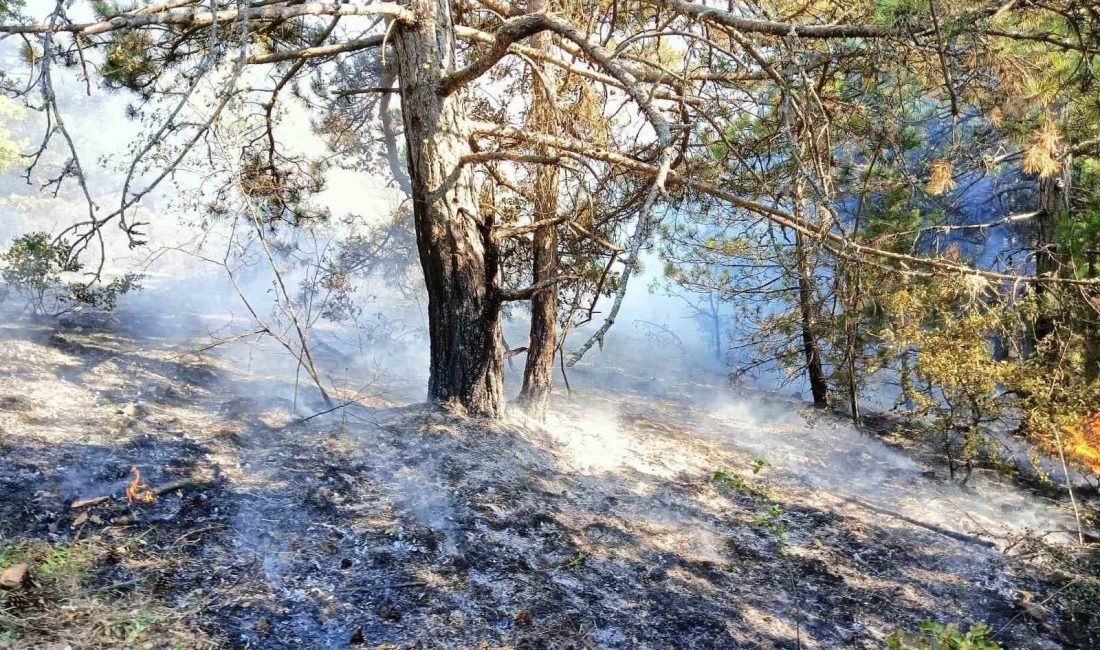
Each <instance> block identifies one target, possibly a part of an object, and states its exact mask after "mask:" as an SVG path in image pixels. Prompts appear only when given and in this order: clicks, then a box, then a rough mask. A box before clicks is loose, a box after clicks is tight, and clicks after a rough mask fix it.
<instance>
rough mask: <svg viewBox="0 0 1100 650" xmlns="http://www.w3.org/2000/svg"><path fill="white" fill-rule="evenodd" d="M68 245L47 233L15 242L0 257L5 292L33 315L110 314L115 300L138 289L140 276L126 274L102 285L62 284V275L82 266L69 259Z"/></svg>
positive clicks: (33, 234) (27, 236) (22, 238)
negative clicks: (80, 309) (79, 310)
mask: <svg viewBox="0 0 1100 650" xmlns="http://www.w3.org/2000/svg"><path fill="white" fill-rule="evenodd" d="M69 252H70V251H69V245H68V243H67V242H65V241H64V240H56V239H54V238H52V237H51V236H50V235H49V234H48V233H44V232H32V233H28V234H26V235H21V236H19V237H16V238H15V241H13V242H12V245H11V247H10V248H8V250H6V251H4V252H3V253H0V262H3V265H4V268H3V270H2V271H0V277H2V278H3V280H4V282H5V283H6V285H7V286H6V287H5V289H6V290H7V291H14V292H15V293H16V294H17V295H19V296H20V297H21V298H22V299H23V300H24V301H25V302H26V308H27V309H28V310H30V311H31V312H33V313H36V314H48V313H54V314H56V313H63V312H66V311H69V310H71V309H73V308H74V307H77V306H80V305H87V306H91V307H95V308H98V309H103V310H106V311H110V310H112V309H114V308H115V306H117V304H118V297H119V296H121V295H122V294H124V293H128V292H130V291H134V290H136V289H139V288H141V285H140V283H139V281H140V279H141V276H140V275H136V274H131V273H128V274H126V275H124V276H121V277H118V278H115V279H113V280H111V281H110V282H108V283H106V284H104V283H102V282H65V281H64V278H63V274H65V273H76V272H78V271H80V270H81V269H82V268H83V265H82V264H81V263H80V262H78V261H76V260H74V259H72V257H71V256H70V254H69Z"/></svg>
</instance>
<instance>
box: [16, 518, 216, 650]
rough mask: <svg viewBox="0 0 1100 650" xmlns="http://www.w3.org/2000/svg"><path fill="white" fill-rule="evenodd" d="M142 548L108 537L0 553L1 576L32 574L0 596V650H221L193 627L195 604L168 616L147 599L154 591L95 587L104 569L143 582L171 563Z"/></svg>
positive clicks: (25, 544)
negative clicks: (116, 568) (14, 570)
mask: <svg viewBox="0 0 1100 650" xmlns="http://www.w3.org/2000/svg"><path fill="white" fill-rule="evenodd" d="M120 534H121V533H120ZM140 547H141V543H140V539H139V538H122V539H113V538H112V536H106V537H104V536H96V537H95V538H89V539H81V540H77V541H73V542H68V543H59V544H49V543H46V542H43V541H38V540H28V541H22V542H18V543H15V544H9V545H7V546H3V547H0V570H2V569H4V568H6V567H8V566H11V565H13V564H16V563H26V564H28V565H29V566H30V572H29V577H28V580H27V581H26V582H25V584H24V585H23V586H22V587H18V588H15V589H12V590H8V591H3V592H0V648H12V649H15V648H71V649H72V650H82V649H84V648H87V649H89V650H91V649H93V648H94V649H101V648H128V649H129V648H172V649H173V650H175V649H178V650H184V649H188V650H192V649H194V650H199V649H205V648H216V647H219V644H218V643H216V642H215V641H214V640H213V639H211V638H210V637H208V636H207V635H206V634H204V633H203V632H202V631H201V630H199V628H198V626H197V625H196V624H195V616H196V612H197V609H198V607H197V604H196V605H195V606H192V607H189V608H188V607H185V608H181V609H172V608H169V607H167V606H166V605H165V604H163V603H162V602H160V601H159V600H158V599H157V597H156V596H155V594H153V593H152V592H153V591H155V584H153V585H146V584H142V583H139V582H138V581H127V582H126V583H123V584H107V585H98V584H97V583H99V582H101V581H102V580H101V579H97V578H100V577H101V576H98V575H97V574H102V573H103V570H104V568H105V567H111V566H113V565H122V566H127V565H129V566H131V567H134V568H136V566H135V565H139V564H140V565H141V572H142V573H143V574H146V575H153V574H155V573H157V571H156V569H158V568H164V567H163V566H162V565H163V564H166V563H168V562H169V561H168V560H165V559H162V558H157V557H155V556H149V555H146V554H144V553H142V552H141V551H140V550H139V549H140Z"/></svg>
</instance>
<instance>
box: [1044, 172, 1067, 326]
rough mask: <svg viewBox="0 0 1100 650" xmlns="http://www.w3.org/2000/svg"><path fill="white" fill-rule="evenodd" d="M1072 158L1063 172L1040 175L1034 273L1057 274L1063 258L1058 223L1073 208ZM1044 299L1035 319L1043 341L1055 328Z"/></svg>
mask: <svg viewBox="0 0 1100 650" xmlns="http://www.w3.org/2000/svg"><path fill="white" fill-rule="evenodd" d="M1072 167H1073V161H1072V159H1070V157H1069V156H1067V157H1066V160H1064V161H1063V167H1062V173H1059V174H1054V175H1052V176H1050V177H1049V178H1041V179H1039V206H1038V207H1039V216H1038V220H1037V222H1036V225H1037V232H1036V236H1035V274H1036V275H1038V276H1054V275H1057V274H1058V270H1059V267H1060V266H1061V260H1060V257H1059V254H1058V225H1059V222H1060V221H1061V219H1062V216H1063V215H1064V214H1066V213H1067V212H1069V210H1070V184H1071V181H1072V178H1073V176H1072V173H1073V172H1072ZM1036 291H1037V292H1038V293H1039V294H1040V298H1042V294H1043V293H1044V292H1045V291H1046V287H1045V286H1044V285H1043V284H1042V283H1040V284H1037V285H1036ZM1045 302H1046V301H1045V300H1041V301H1040V310H1041V311H1040V314H1039V317H1038V318H1037V319H1036V321H1035V340H1036V341H1041V340H1043V339H1044V338H1046V337H1047V335H1049V334H1050V333H1051V332H1052V331H1054V320H1053V318H1052V316H1051V314H1050V313H1049V311H1048V306H1047V305H1046V304H1045Z"/></svg>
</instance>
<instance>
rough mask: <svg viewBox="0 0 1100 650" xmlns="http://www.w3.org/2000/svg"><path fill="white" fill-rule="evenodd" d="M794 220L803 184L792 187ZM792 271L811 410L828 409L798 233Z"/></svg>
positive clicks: (811, 289) (803, 248)
mask: <svg viewBox="0 0 1100 650" xmlns="http://www.w3.org/2000/svg"><path fill="white" fill-rule="evenodd" d="M793 190H794V194H793V197H792V198H793V199H794V216H795V217H798V218H800V219H801V218H802V180H801V179H795V180H794V184H793ZM794 262H795V271H796V273H798V276H799V317H800V319H801V321H802V352H803V354H804V355H805V359H806V376H807V377H809V378H810V394H811V395H812V396H813V398H814V406H816V407H818V408H824V407H826V406H828V381H827V379H826V378H825V371H824V368H823V367H822V353H821V346H820V344H818V342H817V316H816V307H815V306H814V286H813V282H812V277H811V269H810V257H809V255H807V254H806V245H805V241H804V239H803V236H802V233H801V232H795V233H794Z"/></svg>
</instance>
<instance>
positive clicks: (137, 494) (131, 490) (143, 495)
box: [126, 465, 157, 503]
mask: <svg viewBox="0 0 1100 650" xmlns="http://www.w3.org/2000/svg"><path fill="white" fill-rule="evenodd" d="M130 473H131V474H133V475H134V478H133V479H131V480H130V484H129V485H127V486H126V501H127V502H128V503H153V502H154V501H156V500H157V495H156V494H153V491H152V490H151V489H149V486H148V485H146V484H144V483H142V482H141V470H139V469H138V468H137V465H134V466H131V467H130Z"/></svg>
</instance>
